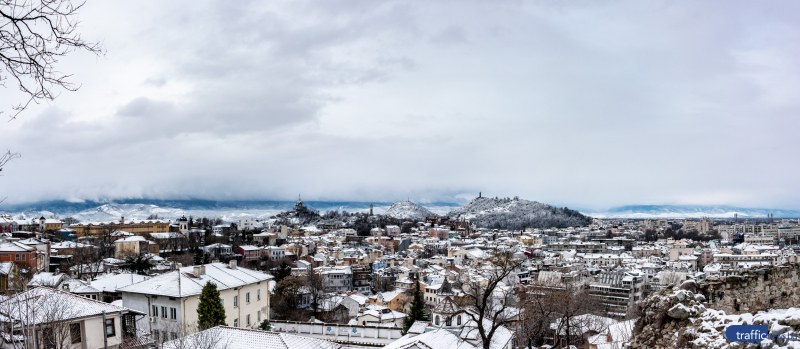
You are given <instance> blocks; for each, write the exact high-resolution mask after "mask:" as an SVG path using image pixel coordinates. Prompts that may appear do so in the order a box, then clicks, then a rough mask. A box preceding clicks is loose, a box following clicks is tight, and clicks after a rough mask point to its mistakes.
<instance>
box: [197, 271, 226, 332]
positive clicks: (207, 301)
mask: <svg viewBox="0 0 800 349" xmlns="http://www.w3.org/2000/svg"><path fill="white" fill-rule="evenodd" d="M197 315H198V318H199V320H198V325H199V326H200V330H205V329H207V328H211V327H215V326H220V325H222V326H225V307H224V306H223V305H222V299H221V298H219V291H218V290H217V285H216V284H214V283H212V282H206V285H205V286H203V291H202V292H200V304H198V305H197Z"/></svg>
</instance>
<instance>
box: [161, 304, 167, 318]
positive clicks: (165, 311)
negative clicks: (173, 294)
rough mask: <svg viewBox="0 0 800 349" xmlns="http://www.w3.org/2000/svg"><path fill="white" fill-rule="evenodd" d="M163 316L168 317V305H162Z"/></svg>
mask: <svg viewBox="0 0 800 349" xmlns="http://www.w3.org/2000/svg"><path fill="white" fill-rule="evenodd" d="M161 317H163V318H165V319H166V318H167V307H165V306H163V305H162V306H161Z"/></svg>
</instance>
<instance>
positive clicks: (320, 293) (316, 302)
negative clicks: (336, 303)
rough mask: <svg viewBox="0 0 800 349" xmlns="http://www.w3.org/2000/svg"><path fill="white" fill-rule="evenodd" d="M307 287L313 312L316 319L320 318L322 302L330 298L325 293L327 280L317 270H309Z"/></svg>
mask: <svg viewBox="0 0 800 349" xmlns="http://www.w3.org/2000/svg"><path fill="white" fill-rule="evenodd" d="M306 287H307V288H308V291H309V292H310V295H311V310H312V311H313V312H314V316H315V317H319V309H320V306H321V305H322V302H323V301H324V300H325V299H327V298H328V293H327V292H326V291H325V280H324V277H323V276H322V274H321V273H320V272H318V271H316V270H313V269H312V270H309V271H308V274H307V275H306Z"/></svg>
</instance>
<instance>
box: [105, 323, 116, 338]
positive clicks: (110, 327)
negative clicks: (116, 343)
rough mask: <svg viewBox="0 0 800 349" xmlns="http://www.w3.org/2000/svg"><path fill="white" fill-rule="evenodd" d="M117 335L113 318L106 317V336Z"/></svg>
mask: <svg viewBox="0 0 800 349" xmlns="http://www.w3.org/2000/svg"><path fill="white" fill-rule="evenodd" d="M116 335H117V328H116V326H114V319H106V337H114V336H116Z"/></svg>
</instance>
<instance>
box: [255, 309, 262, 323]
mask: <svg viewBox="0 0 800 349" xmlns="http://www.w3.org/2000/svg"><path fill="white" fill-rule="evenodd" d="M256 314H257V315H256V321H258V323H259V324H260V323H261V311H260V310H259V311H258V312H256Z"/></svg>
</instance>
